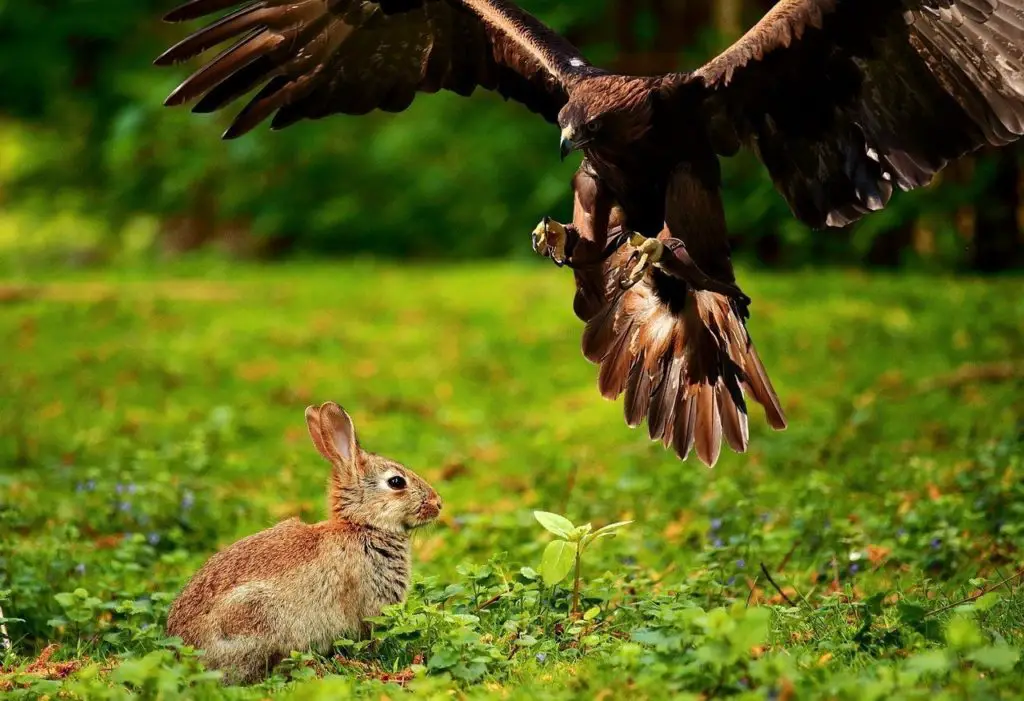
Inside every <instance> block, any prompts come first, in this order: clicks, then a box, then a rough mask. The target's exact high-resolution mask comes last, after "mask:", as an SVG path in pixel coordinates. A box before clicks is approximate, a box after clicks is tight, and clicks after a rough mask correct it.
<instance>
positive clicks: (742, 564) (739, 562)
mask: <svg viewBox="0 0 1024 701" xmlns="http://www.w3.org/2000/svg"><path fill="white" fill-rule="evenodd" d="M736 566H737V567H739V568H740V569H741V570H742V569H743V568H744V567H746V566H747V561H746V560H744V559H743V558H742V557H741V558H740V559H739V560H737V561H736Z"/></svg>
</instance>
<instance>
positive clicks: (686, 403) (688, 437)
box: [665, 395, 697, 460]
mask: <svg viewBox="0 0 1024 701" xmlns="http://www.w3.org/2000/svg"><path fill="white" fill-rule="evenodd" d="M696 430H697V397H696V396H695V395H690V396H689V397H686V398H685V399H684V400H683V402H682V404H681V405H680V407H679V411H678V412H676V424H675V428H674V429H673V434H672V447H673V449H675V451H676V455H678V456H679V457H680V458H682V459H683V460H686V458H687V457H689V455H690V451H691V450H693V441H694V438H695V437H696ZM665 447H666V448H667V447H668V442H667V441H666V442H665Z"/></svg>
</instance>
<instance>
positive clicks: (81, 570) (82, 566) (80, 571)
mask: <svg viewBox="0 0 1024 701" xmlns="http://www.w3.org/2000/svg"><path fill="white" fill-rule="evenodd" d="M75 574H77V575H79V576H81V575H83V574H85V563H84V562H79V563H78V564H77V565H75Z"/></svg>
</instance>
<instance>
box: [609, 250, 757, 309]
mask: <svg viewBox="0 0 1024 701" xmlns="http://www.w3.org/2000/svg"><path fill="white" fill-rule="evenodd" d="M629 243H630V245H631V246H634V247H635V248H636V250H635V251H633V254H632V255H631V256H630V258H629V261H628V262H627V263H626V266H625V267H626V273H625V274H624V275H623V276H622V278H620V280H619V286H620V287H621V288H622V289H629V288H630V287H632V286H633V285H635V284H636V283H637V282H639V281H640V280H641V278H643V276H644V275H645V274H646V273H647V271H648V269H650V268H652V267H656V268H659V269H660V270H662V271H664V272H665V273H668V274H669V275H671V276H672V277H675V278H679V279H680V280H684V281H685V282H686V284H688V285H689V286H690V287H692V288H693V289H695V290H708V291H710V292H717V293H718V294H721V295H725V296H726V297H730V298H732V299H735V300H736V301H738V302H739V303H740V304H742V305H743V306H744V307H746V306H748V305H749V304H750V298H749V297H747V295H745V294H743V292H742V291H741V290H740V288H739V287H737V286H736V285H734V284H732V283H728V282H722V281H720V280H716V279H715V278H713V277H711V276H710V275H708V274H707V273H705V272H704V271H703V270H701V269H700V266H698V265H697V263H696V262H695V261H694V260H693V258H692V257H690V254H689V252H688V251H687V250H686V245H685V244H684V243H683V242H682V241H680V240H679V239H677V238H666V239H664V240H659V239H654V238H648V237H646V236H643V235H641V234H633V235H632V236H631V237H630V239H629ZM634 260H635V261H636V263H635V264H634V263H633V262H634ZM630 265H632V268H630Z"/></svg>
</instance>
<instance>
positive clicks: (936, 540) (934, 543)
mask: <svg viewBox="0 0 1024 701" xmlns="http://www.w3.org/2000/svg"><path fill="white" fill-rule="evenodd" d="M941 547H942V539H941V538H932V550H938V549H939V548H941Z"/></svg>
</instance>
